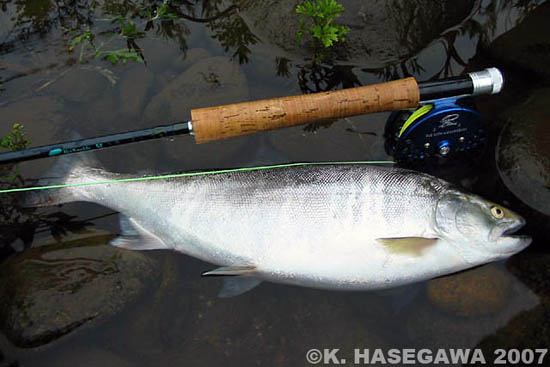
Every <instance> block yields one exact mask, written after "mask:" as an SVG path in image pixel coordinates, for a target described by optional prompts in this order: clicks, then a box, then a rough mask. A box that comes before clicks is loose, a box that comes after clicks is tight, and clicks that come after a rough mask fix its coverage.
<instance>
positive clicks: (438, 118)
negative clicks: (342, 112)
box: [384, 97, 487, 171]
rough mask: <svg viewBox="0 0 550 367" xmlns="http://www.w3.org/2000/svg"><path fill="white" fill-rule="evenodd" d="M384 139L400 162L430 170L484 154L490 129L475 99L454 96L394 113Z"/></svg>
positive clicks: (388, 123)
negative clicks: (413, 109) (414, 109)
mask: <svg viewBox="0 0 550 367" xmlns="http://www.w3.org/2000/svg"><path fill="white" fill-rule="evenodd" d="M384 139H385V150H386V153H387V154H389V155H391V156H393V157H394V159H395V161H396V162H397V163H398V164H400V165H401V166H405V167H411V168H417V169H421V170H426V171H427V170H430V168H433V167H440V166H442V165H447V164H452V165H455V164H457V163H467V162H471V161H472V160H475V158H477V157H480V156H481V155H482V154H483V152H484V150H485V146H486V142H487V131H486V129H485V124H484V122H483V118H482V116H481V114H480V113H479V112H478V111H477V109H476V107H475V104H474V101H473V99H472V98H470V97H452V98H443V99H439V100H434V101H430V102H426V103H424V104H423V105H422V106H421V107H419V108H418V109H417V110H416V111H408V110H406V111H395V112H393V113H392V114H391V115H390V117H389V118H388V121H387V123H386V127H385V130H384Z"/></svg>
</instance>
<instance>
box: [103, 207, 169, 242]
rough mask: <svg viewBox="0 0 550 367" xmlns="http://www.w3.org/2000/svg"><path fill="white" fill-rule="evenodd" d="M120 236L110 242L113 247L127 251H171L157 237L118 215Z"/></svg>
mask: <svg viewBox="0 0 550 367" xmlns="http://www.w3.org/2000/svg"><path fill="white" fill-rule="evenodd" d="M120 234H121V235H120V236H119V237H117V238H115V239H114V240H112V241H111V245H113V246H115V247H120V248H125V249H128V250H162V249H171V247H170V246H168V245H167V244H166V243H165V242H164V241H163V240H161V239H160V238H159V237H158V236H156V235H155V234H153V233H151V232H150V231H148V230H147V229H145V228H144V227H143V226H142V225H140V224H139V223H138V222H136V220H135V219H133V218H130V217H128V216H126V215H124V214H120Z"/></svg>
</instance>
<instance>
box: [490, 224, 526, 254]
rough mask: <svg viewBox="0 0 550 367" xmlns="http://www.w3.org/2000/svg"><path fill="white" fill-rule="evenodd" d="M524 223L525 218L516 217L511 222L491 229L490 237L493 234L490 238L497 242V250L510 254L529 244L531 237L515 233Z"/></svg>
mask: <svg viewBox="0 0 550 367" xmlns="http://www.w3.org/2000/svg"><path fill="white" fill-rule="evenodd" d="M525 223H526V222H525V219H523V218H518V219H517V220H516V221H514V222H513V223H509V224H508V225H506V226H501V227H497V228H495V229H494V230H493V232H494V233H491V237H493V236H494V239H492V240H493V241H495V242H497V243H498V245H499V248H500V251H499V252H501V253H502V254H505V255H512V254H515V253H517V252H519V251H521V250H523V249H524V248H526V247H527V246H529V245H530V244H531V240H532V238H531V237H530V236H527V235H524V234H517V233H516V232H518V231H519V230H520V229H521V228H523V226H525Z"/></svg>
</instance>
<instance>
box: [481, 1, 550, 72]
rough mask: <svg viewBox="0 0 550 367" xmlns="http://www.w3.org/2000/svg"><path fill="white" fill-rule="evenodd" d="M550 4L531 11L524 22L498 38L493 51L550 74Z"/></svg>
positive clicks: (508, 61) (499, 57)
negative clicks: (549, 65)
mask: <svg viewBox="0 0 550 367" xmlns="http://www.w3.org/2000/svg"><path fill="white" fill-rule="evenodd" d="M548 19H550V3H548V2H546V3H544V4H542V5H540V6H539V7H538V8H537V9H535V10H534V11H533V12H532V13H531V14H529V15H528V16H527V17H526V18H525V19H524V20H523V22H522V23H521V24H519V25H518V26H517V27H515V28H514V29H512V30H511V31H509V32H507V33H505V34H503V35H502V36H500V37H499V38H497V39H496V40H495V41H494V42H493V43H492V44H491V46H490V48H489V52H490V53H491V55H492V56H493V57H494V58H495V60H499V62H501V63H506V64H510V65H514V66H519V67H520V68H522V69H524V70H529V71H532V72H535V73H537V74H538V75H541V76H544V77H546V78H549V77H550V70H549V69H548V64H549V63H550V37H548V32H547V31H544V29H548Z"/></svg>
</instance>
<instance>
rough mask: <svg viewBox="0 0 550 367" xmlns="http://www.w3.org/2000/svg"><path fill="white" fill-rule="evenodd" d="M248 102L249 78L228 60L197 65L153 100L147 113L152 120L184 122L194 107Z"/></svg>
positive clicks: (203, 62)
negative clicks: (247, 81)
mask: <svg viewBox="0 0 550 367" xmlns="http://www.w3.org/2000/svg"><path fill="white" fill-rule="evenodd" d="M246 100H248V86H247V83H246V77H245V75H244V74H243V72H242V71H241V70H240V68H239V65H238V64H236V63H235V62H233V61H231V60H229V59H228V58H226V57H221V56H218V57H211V58H207V59H202V60H201V61H200V62H196V63H195V64H194V65H193V66H191V67H190V68H189V69H187V70H186V71H185V72H183V73H182V74H180V75H179V76H177V77H176V78H175V79H174V80H173V81H172V82H170V83H169V84H168V85H167V86H166V87H165V88H164V89H163V90H162V91H161V92H160V93H158V94H157V95H156V96H154V97H153V99H152V100H151V102H150V103H149V105H148V106H147V108H146V110H145V117H146V118H147V119H148V120H151V121H163V120H174V119H178V120H182V119H184V118H185V117H188V116H189V111H190V110H191V109H193V108H199V107H208V106H217V105H222V104H228V103H234V102H243V101H246Z"/></svg>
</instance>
